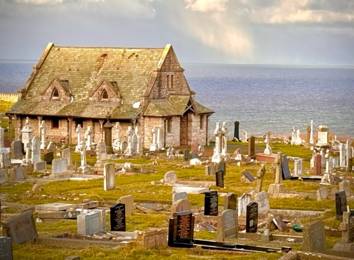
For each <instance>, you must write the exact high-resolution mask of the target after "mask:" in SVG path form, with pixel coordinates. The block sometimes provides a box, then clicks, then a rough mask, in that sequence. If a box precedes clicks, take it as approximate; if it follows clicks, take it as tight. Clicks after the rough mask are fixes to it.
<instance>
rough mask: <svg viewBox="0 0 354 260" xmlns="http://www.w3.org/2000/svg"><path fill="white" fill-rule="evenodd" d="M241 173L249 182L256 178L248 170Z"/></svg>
mask: <svg viewBox="0 0 354 260" xmlns="http://www.w3.org/2000/svg"><path fill="white" fill-rule="evenodd" d="M242 175H243V176H245V178H246V179H247V180H248V181H250V182H253V181H255V180H256V178H255V177H254V176H253V175H252V174H251V173H250V172H248V171H244V172H243V173H242Z"/></svg>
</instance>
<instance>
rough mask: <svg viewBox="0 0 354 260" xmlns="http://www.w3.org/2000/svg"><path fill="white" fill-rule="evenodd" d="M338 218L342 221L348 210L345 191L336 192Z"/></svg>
mask: <svg viewBox="0 0 354 260" xmlns="http://www.w3.org/2000/svg"><path fill="white" fill-rule="evenodd" d="M335 196H336V218H337V219H342V216H343V212H345V211H346V210H347V196H346V194H345V191H338V192H336V195H335Z"/></svg>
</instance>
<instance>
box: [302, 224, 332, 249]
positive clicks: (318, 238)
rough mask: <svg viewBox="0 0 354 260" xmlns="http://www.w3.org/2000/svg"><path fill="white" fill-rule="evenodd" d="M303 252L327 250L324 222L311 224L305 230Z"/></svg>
mask: <svg viewBox="0 0 354 260" xmlns="http://www.w3.org/2000/svg"><path fill="white" fill-rule="evenodd" d="M303 237H304V238H303V245H302V250H303V251H309V252H321V251H323V250H324V248H325V242H326V239H325V230H324V226H323V223H322V221H315V222H312V223H310V224H309V225H308V226H307V227H305V230H304V236H303Z"/></svg>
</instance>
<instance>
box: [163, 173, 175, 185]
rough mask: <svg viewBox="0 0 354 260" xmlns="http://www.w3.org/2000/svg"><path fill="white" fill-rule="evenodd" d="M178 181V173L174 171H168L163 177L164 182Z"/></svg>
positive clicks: (173, 182) (171, 183) (172, 182)
mask: <svg viewBox="0 0 354 260" xmlns="http://www.w3.org/2000/svg"><path fill="white" fill-rule="evenodd" d="M176 181H177V175H176V172H174V171H168V172H166V173H165V175H164V177H163V183H165V184H169V185H173V184H175V182H176Z"/></svg>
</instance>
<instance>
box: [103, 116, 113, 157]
mask: <svg viewBox="0 0 354 260" xmlns="http://www.w3.org/2000/svg"><path fill="white" fill-rule="evenodd" d="M112 128H113V125H112V123H111V122H110V121H109V120H107V122H106V123H105V124H104V125H103V129H104V141H105V144H106V150H107V153H108V154H112V153H113V148H112Z"/></svg>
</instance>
